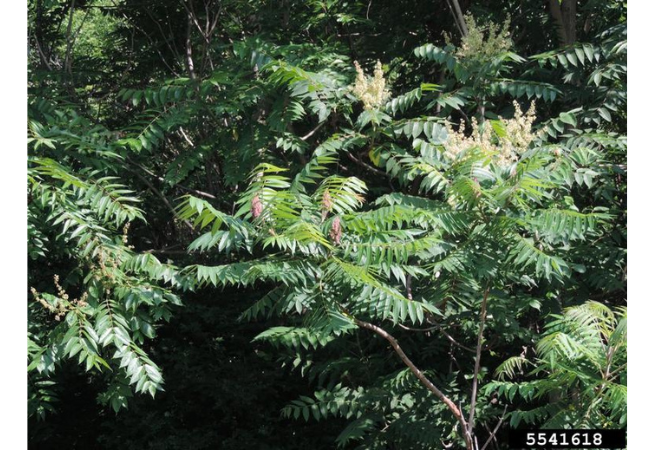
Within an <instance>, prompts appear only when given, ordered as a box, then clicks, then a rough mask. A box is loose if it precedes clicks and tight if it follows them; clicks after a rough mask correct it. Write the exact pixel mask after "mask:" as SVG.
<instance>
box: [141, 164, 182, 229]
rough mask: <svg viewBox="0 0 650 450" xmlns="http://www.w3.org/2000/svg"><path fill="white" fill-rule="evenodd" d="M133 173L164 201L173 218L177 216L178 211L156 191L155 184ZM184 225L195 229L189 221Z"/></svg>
mask: <svg viewBox="0 0 650 450" xmlns="http://www.w3.org/2000/svg"><path fill="white" fill-rule="evenodd" d="M131 172H133V173H134V174H135V175H136V176H137V177H138V178H140V179H141V180H142V181H143V182H144V183H145V184H146V185H147V186H149V189H150V190H151V192H153V193H154V194H156V195H157V196H158V197H160V199H161V200H162V201H163V203H164V204H165V206H166V207H167V208H168V209H169V210H170V211H171V213H172V216H175V215H176V211H175V210H174V207H173V206H172V204H171V203H169V200H167V197H165V196H164V195H163V194H162V193H161V192H160V191H159V190H158V189H156V187H155V186H154V185H153V184H151V182H150V181H149V180H147V179H146V178H145V177H143V176H142V175H140V173H139V172H137V171H135V170H131ZM183 223H184V224H185V225H187V226H188V227H189V228H190V230H192V231H194V227H193V226H192V224H191V223H190V222H189V220H183Z"/></svg>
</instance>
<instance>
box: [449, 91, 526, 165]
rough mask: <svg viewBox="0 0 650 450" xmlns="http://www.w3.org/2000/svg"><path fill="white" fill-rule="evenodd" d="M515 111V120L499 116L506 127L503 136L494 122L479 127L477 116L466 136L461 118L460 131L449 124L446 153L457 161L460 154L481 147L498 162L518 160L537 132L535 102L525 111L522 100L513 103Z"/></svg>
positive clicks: (506, 162)
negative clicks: (534, 123)
mask: <svg viewBox="0 0 650 450" xmlns="http://www.w3.org/2000/svg"><path fill="white" fill-rule="evenodd" d="M513 105H514V107H515V114H514V117H513V118H512V119H503V118H500V122H501V123H502V124H503V127H504V134H505V135H504V136H501V137H498V136H497V134H496V132H495V131H494V128H493V127H492V123H491V122H490V121H486V122H485V123H484V124H483V127H482V128H481V127H479V124H478V123H477V121H476V119H475V118H472V134H471V135H470V136H465V122H464V121H462V120H461V123H460V127H459V128H458V131H454V130H453V128H452V127H451V125H450V124H449V123H447V134H448V138H447V142H446V143H445V155H447V157H448V158H450V159H452V160H455V159H457V158H458V157H459V155H460V154H461V153H463V152H464V151H465V150H468V149H470V148H478V149H479V150H480V151H481V152H483V153H484V154H486V155H491V156H493V158H494V162H495V164H497V165H499V166H507V165H510V164H512V163H514V162H516V161H517V160H518V159H519V156H520V155H521V154H522V153H524V152H525V151H526V150H528V147H529V146H530V143H531V142H532V141H533V140H534V139H535V138H536V137H537V134H538V133H534V132H533V131H532V127H533V122H534V121H535V118H536V116H535V102H533V103H532V104H531V106H530V108H529V109H528V111H527V112H526V113H525V114H524V113H523V111H522V110H521V106H519V103H517V102H513Z"/></svg>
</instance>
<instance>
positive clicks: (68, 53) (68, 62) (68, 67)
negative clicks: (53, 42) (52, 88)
mask: <svg viewBox="0 0 650 450" xmlns="http://www.w3.org/2000/svg"><path fill="white" fill-rule="evenodd" d="M74 3H75V0H72V2H71V3H70V14H69V16H68V29H67V30H66V41H67V43H66V49H65V59H64V62H63V70H64V72H65V73H67V74H69V75H72V19H73V15H74Z"/></svg>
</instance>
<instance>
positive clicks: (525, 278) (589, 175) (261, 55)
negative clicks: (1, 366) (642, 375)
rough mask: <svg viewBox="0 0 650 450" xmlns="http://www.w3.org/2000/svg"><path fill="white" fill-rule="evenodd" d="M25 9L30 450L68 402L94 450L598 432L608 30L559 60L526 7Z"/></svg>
mask: <svg viewBox="0 0 650 450" xmlns="http://www.w3.org/2000/svg"><path fill="white" fill-rule="evenodd" d="M29 8H30V9H29V11H30V12H29V14H30V16H29V17H30V19H29V20H30V22H29V27H30V30H29V31H30V87H29V89H30V92H29V122H28V139H29V144H28V145H29V147H28V195H29V200H28V202H29V203H28V236H29V248H28V251H29V256H30V261H31V262H30V270H29V271H30V274H29V277H30V278H29V283H30V287H31V288H33V292H32V294H30V300H29V325H28V332H29V341H28V344H29V347H28V377H29V387H30V397H29V405H30V416H31V417H34V418H36V417H38V418H40V419H45V420H44V421H41V422H32V423H36V425H35V426H34V427H35V428H34V430H37V431H34V432H33V434H34V436H36V437H34V440H35V441H39V440H40V441H47V440H48V439H53V438H54V437H56V433H57V431H56V430H57V429H59V428H60V427H61V424H62V423H66V422H70V420H69V416H65V415H66V414H70V413H68V412H66V413H65V414H64V417H61V418H57V417H56V415H53V413H56V412H57V411H69V410H67V409H66V406H65V404H64V403H66V402H67V401H68V400H69V399H70V398H72V397H74V395H73V394H74V393H75V389H76V388H75V387H74V383H71V381H70V380H76V381H75V383H77V382H79V383H81V384H84V385H85V386H86V385H87V386H92V389H91V388H88V389H89V390H90V391H92V395H94V396H95V397H97V399H98V400H99V401H100V403H102V404H104V405H107V406H109V407H112V409H114V410H115V411H116V412H117V411H118V410H119V411H120V415H119V416H117V418H112V417H113V415H111V418H109V417H108V416H105V415H102V416H101V422H102V425H101V426H102V427H103V430H104V432H106V433H109V435H108V437H106V435H102V433H99V432H96V431H97V427H99V425H93V426H94V427H95V428H93V426H89V427H88V430H91V431H88V432H87V435H90V434H92V433H93V432H95V434H96V435H101V436H103V437H102V438H101V441H102V445H104V446H105V447H106V448H112V446H115V445H114V444H115V443H116V442H117V441H120V442H121V440H122V437H123V436H128V439H127V440H128V444H125V445H127V448H136V447H137V448H141V447H142V446H143V445H145V444H146V445H147V446H149V447H150V448H214V445H215V442H221V443H222V444H220V445H222V448H240V447H241V446H242V445H247V446H250V447H254V448H257V447H259V448H293V447H295V448H299V447H300V448H303V447H305V446H307V445H309V446H314V447H315V448H332V447H333V446H335V445H338V446H339V447H341V448H368V449H370V448H374V449H380V448H398V447H399V448H439V447H441V446H444V447H449V446H454V447H459V448H460V447H461V446H468V444H467V439H466V438H467V436H465V432H464V431H463V429H462V425H459V418H458V415H457V414H456V413H455V412H454V410H453V408H451V407H450V406H449V404H452V405H456V407H457V408H459V409H460V410H461V411H462V413H463V416H464V419H463V420H469V421H470V422H471V424H470V426H469V427H468V428H472V431H471V434H472V435H473V436H471V437H476V439H477V440H478V442H479V444H480V445H479V448H480V447H481V446H483V444H484V443H486V442H487V441H488V440H489V439H490V434H489V431H490V430H491V429H493V428H494V427H495V426H496V424H497V423H501V422H500V418H501V416H502V414H504V412H503V406H504V405H503V404H501V405H499V404H498V403H499V402H501V403H507V404H508V409H507V411H508V412H507V416H508V418H509V421H505V423H504V425H503V426H502V427H501V428H500V429H499V431H498V437H499V441H501V440H502V439H501V435H502V434H503V433H506V432H507V428H508V427H517V426H523V424H526V425H531V426H532V425H535V426H546V427H553V426H555V427H565V426H568V425H569V424H570V425H572V426H584V427H621V426H624V425H625V423H626V414H625V407H626V401H625V398H626V387H625V386H626V372H625V339H626V338H625V318H624V317H625V310H624V306H625V304H626V298H625V296H626V290H625V283H626V259H625V256H626V250H625V248H626V231H625V224H626V209H627V205H626V173H627V166H626V151H627V140H626V124H625V120H626V105H627V93H626V89H627V87H626V77H627V72H626V71H627V68H626V57H627V56H626V22H625V20H626V9H625V7H624V6H622V5H619V4H618V3H616V4H614V3H611V2H588V4H585V5H580V7H579V8H578V9H579V11H578V16H579V18H580V19H581V21H580V22H577V23H583V22H584V23H585V24H586V25H585V26H584V29H583V28H582V27H581V29H580V30H576V37H577V41H576V42H575V43H572V44H570V45H568V46H563V47H557V46H554V42H557V41H558V36H557V30H556V29H555V28H554V27H553V25H552V24H551V23H550V20H551V19H550V16H548V14H547V12H546V11H544V10H543V8H540V7H539V2H533V1H524V2H523V3H522V2H505V3H503V2H502V3H499V4H498V5H497V4H495V3H494V2H484V3H482V4H481V5H478V4H472V6H471V11H470V12H471V15H466V16H465V20H466V21H467V25H468V28H469V32H468V33H467V35H465V36H456V35H455V33H456V32H457V30H458V29H462V27H461V23H460V19H462V18H461V17H459V16H458V15H457V14H456V12H454V13H453V14H452V13H451V12H450V11H448V10H446V9H444V8H443V9H442V10H440V9H435V8H431V2H420V1H415V2H408V3H403V2H381V1H380V2H379V3H375V2H373V4H372V5H370V4H361V3H355V2H343V1H337V0H335V1H328V2H326V3H323V2H313V1H308V2H296V1H292V0H289V1H283V2H280V3H277V2H271V3H259V2H247V1H232V2H220V3H215V2H211V1H208V0H206V1H201V0H194V1H193V2H181V3H170V2H160V1H153V0H144V2H142V1H137V2H136V1H132V0H123V1H118V2H104V1H101V0H93V1H89V2H64V1H43V2H36V1H33V2H30V5H29ZM474 18H476V19H474ZM495 24H500V25H499V26H497V25H495ZM68 25H70V26H68ZM449 33H454V35H450V34H449ZM425 39H426V40H425ZM426 42H429V43H426ZM443 42H444V44H443ZM443 46H444V47H443ZM378 61H380V62H378ZM355 62H356V67H355ZM372 66H374V67H375V76H374V77H373V78H372V79H371V78H365V75H364V78H365V82H366V86H365V88H364V89H362V88H363V87H364V86H363V83H361V81H362V80H359V78H360V75H359V74H360V73H363V69H362V68H365V72H366V73H367V72H368V68H370V67H372ZM355 76H356V77H357V81H356V82H355ZM357 84H358V85H357ZM369 84H372V89H370V88H369ZM368 93H372V94H373V95H372V98H369V97H368V96H367V95H366V96H365V97H364V94H368ZM389 93H390V95H388V94H389ZM522 110H523V111H528V113H523V112H522ZM189 291H194V293H189ZM181 297H183V299H184V300H183V301H184V303H187V304H188V306H187V308H186V309H185V311H188V312H182V311H181V310H179V309H177V308H176V307H177V306H180V304H181V301H180V298H181ZM188 299H190V300H188ZM210 302H213V305H212V306H211V303H210ZM199 305H200V306H199ZM222 311H223V314H222ZM173 314H177V316H176V317H181V318H183V319H179V321H177V322H175V321H174V320H173V319H172V317H173ZM235 317H239V321H235ZM184 318H187V322H186V321H185V319H184ZM170 320H171V322H170V323H169V324H166V323H167V322H169V321H170ZM197 321H199V322H201V324H202V325H198V324H196V325H195V323H196V322H197ZM203 322H205V323H203ZM373 327H375V328H373ZM377 327H379V328H377ZM542 329H543V330H545V331H543V332H542V331H540V330H542ZM180 330H182V332H181V331H180ZM239 330H247V331H246V332H244V333H243V336H245V337H241V336H240V331H239ZM377 330H381V331H380V332H378V331H377ZM371 331H375V333H374V334H373V333H372V332H371ZM186 333H189V334H190V335H191V338H188V337H187V336H186ZM215 333H217V334H215ZM382 333H384V334H382ZM214 336H218V337H217V338H215V339H219V340H218V342H219V343H221V342H226V343H227V344H228V345H231V347H229V348H230V349H231V350H230V353H226V351H225V350H224V349H225V348H226V347H223V348H221V347H219V345H221V344H219V345H216V344H215V345H213V341H212V340H211V339H212V338H213V337H214ZM238 336H239V337H238ZM255 336H256V337H255ZM386 336H389V338H387V337H386ZM240 337H241V338H240ZM386 339H388V341H386ZM391 339H393V340H391ZM235 341H236V342H235ZM215 342H217V341H215ZM396 342H398V343H399V345H398V348H399V349H400V350H401V351H403V354H404V355H406V357H407V358H409V361H411V363H412V364H413V365H414V366H416V367H417V368H418V370H417V371H416V370H413V369H412V368H407V367H406V366H405V362H406V360H405V358H404V357H403V355H402V354H400V353H399V352H396V351H395V350H396V347H395V345H394V343H396ZM247 343H248V344H247ZM224 345H225V344H224ZM247 346H249V347H247ZM215 348H218V350H215ZM477 348H478V353H479V354H480V355H481V358H480V361H478V363H477V361H476V360H475V357H476V354H477ZM522 348H523V352H522ZM233 349H234V350H233ZM250 349H254V352H253V353H254V355H252V354H248V353H247V351H248V350H250ZM533 349H534V351H535V352H536V353H534V355H533V353H532V352H533ZM608 349H609V350H608ZM520 352H521V353H520ZM205 354H208V355H209V356H205ZM513 355H518V356H513ZM256 358H257V359H256ZM207 360H209V362H208V363H206V361H207ZM273 360H276V363H277V364H275V365H273V363H272V361H273ZM158 364H160V366H159V365H158ZM195 364H197V365H200V366H201V367H202V368H201V369H195V368H194V367H195ZM166 366H169V367H170V368H173V371H174V372H173V373H174V375H173V382H171V383H170V382H169V381H168V380H167V378H166V379H165V381H163V378H162V373H163V370H164V371H165V374H167V367H166ZM407 366H408V364H407ZM203 367H207V368H203ZM409 367H411V366H409ZM249 368H250V369H249ZM253 368H258V369H259V370H260V372H254V371H253ZM282 368H285V369H286V371H289V372H291V373H290V374H289V375H288V376H290V377H292V378H291V379H292V380H299V379H302V380H303V382H304V383H305V385H303V384H301V383H298V384H299V386H298V387H295V388H294V387H293V386H285V387H283V388H281V389H280V388H278V386H279V385H281V384H283V385H284V383H281V382H280V380H281V378H282V372H281V370H282ZM213 373H214V374H216V375H214V376H212V374H213ZM418 373H419V374H420V375H418ZM267 377H268V378H267ZM423 378H426V379H427V380H429V382H430V383H432V384H433V385H434V386H435V387H436V388H437V389H438V390H439V392H441V393H442V396H443V397H444V398H446V399H447V401H441V400H442V397H441V395H439V394H437V393H436V392H435V390H432V389H431V388H430V386H429V385H427V384H426V383H423ZM79 380H81V381H79ZM232 380H235V381H232ZM89 381H90V382H91V383H88V382H89ZM240 382H241V384H239V383H240ZM230 383H232V384H230ZM246 383H248V385H246ZM306 384H309V386H306ZM472 384H476V385H477V386H478V387H479V392H478V395H477V396H476V397H474V396H473V395H472ZM163 386H164V389H163ZM175 388H178V390H177V391H176V390H175ZM267 391H268V392H270V393H271V397H272V399H269V400H267V399H266V398H267V396H266V392H267ZM279 391H281V393H277V392H279ZM134 392H135V393H138V394H142V393H145V394H149V395H147V396H142V395H135V396H134V395H133V393H134ZM253 393H259V395H255V396H256V398H252V397H253V396H254V395H253ZM275 393H277V396H275V397H274V396H273V395H275ZM154 394H155V395H156V400H155V402H152V401H150V399H147V397H149V396H153V395H154ZM178 396H180V397H178ZM127 402H128V404H130V405H132V407H131V408H132V409H130V410H129V411H124V409H125V407H126V406H127ZM282 404H284V405H285V406H284V408H281V406H279V405H282ZM258 407H259V408H258ZM262 407H268V408H270V409H271V410H272V412H271V413H269V417H272V418H271V419H269V421H268V422H269V423H268V426H266V425H259V424H260V423H262V422H263V420H262V419H261V418H260V417H257V416H255V417H252V416H251V414H250V411H252V410H258V409H259V410H260V411H261V410H263V409H262ZM178 410H180V411H181V412H179V414H178V417H177V416H176V415H175V414H176V413H175V411H178ZM150 411H151V415H150V413H149V412H150ZM154 411H155V413H154ZM204 411H210V413H211V414H214V415H210V414H207V417H210V421H207V422H206V421H203V420H201V419H200V418H201V417H203V416H204ZM231 411H237V413H236V414H234V413H233V414H231ZM242 411H249V412H248V413H246V414H244V413H242ZM274 413H275V415H273V414H274ZM253 416H254V415H253ZM98 417H99V416H98ZM129 417H134V418H137V419H134V420H132V421H129ZM233 417H236V418H233ZM251 417H252V418H251ZM470 417H471V418H470ZM294 419H299V420H300V421H301V422H304V423H299V422H293V420H294ZM211 421H215V422H218V423H219V427H218V431H215V430H214V429H212V428H211V427H212V426H211V424H210V423H208V422H211ZM314 421H316V422H318V424H317V425H314V424H313V423H312V422H314ZM132 423H141V424H147V425H146V430H147V431H146V432H143V433H142V435H140V433H139V430H135V429H134V427H133V426H132V425H130V424H132ZM170 423H171V424H172V425H173V428H174V436H170V437H169V439H168V440H165V441H164V442H163V441H162V440H161V439H160V436H161V435H163V434H165V432H166V430H168V429H169V428H170ZM508 423H509V425H506V424H508ZM187 424H195V425H196V426H197V428H193V427H192V426H189V425H187ZM254 424H255V425H254ZM183 427H185V428H183ZM253 427H255V428H254V429H253ZM321 427H322V428H321ZM63 428H65V427H63ZM107 429H108V430H110V432H108V431H106V430H107ZM224 429H226V430H228V432H227V433H226V432H224V431H223V430H224ZM143 430H144V428H143ZM301 430H305V431H304V433H303V432H302V431H301ZM486 430H488V431H486ZM289 431H291V434H290V433H289ZM224 433H225V434H226V435H227V436H228V438H227V439H225V440H224V439H223V435H224ZM228 433H230V434H228ZM337 433H338V437H336V435H337ZM116 436H119V438H116ZM273 436H276V437H277V436H283V438H281V439H280V438H277V439H276V438H274V437H273ZM59 437H60V436H59ZM238 437H240V438H241V440H239V441H238V440H237V439H238ZM50 442H62V441H61V440H55V441H50ZM89 442H90V443H87V442H84V444H83V445H82V444H79V446H85V447H88V448H90V447H93V445H95V444H96V440H95V438H94V436H93V437H92V438H89ZM264 445H266V447H263V446H264ZM292 446H293V447H292ZM469 446H470V447H471V444H470V445H469ZM474 450H475V449H474Z"/></svg>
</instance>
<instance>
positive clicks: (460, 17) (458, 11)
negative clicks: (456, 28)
mask: <svg viewBox="0 0 650 450" xmlns="http://www.w3.org/2000/svg"><path fill="white" fill-rule="evenodd" d="M451 3H452V5H453V11H452V12H454V13H455V16H456V20H457V21H458V25H460V31H461V34H462V35H463V37H465V36H467V23H466V22H465V17H463V10H462V9H460V4H459V3H458V0H451Z"/></svg>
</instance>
